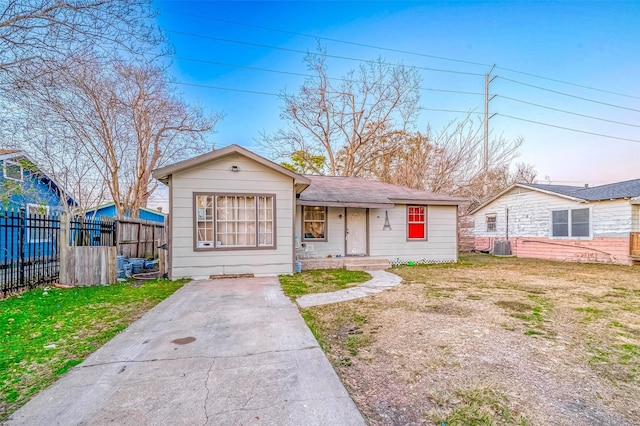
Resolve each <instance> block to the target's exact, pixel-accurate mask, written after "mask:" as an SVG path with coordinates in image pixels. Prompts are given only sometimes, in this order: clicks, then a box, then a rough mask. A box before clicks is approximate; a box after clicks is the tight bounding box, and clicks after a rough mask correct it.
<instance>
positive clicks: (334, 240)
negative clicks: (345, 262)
mask: <svg viewBox="0 0 640 426" xmlns="http://www.w3.org/2000/svg"><path fill="white" fill-rule="evenodd" d="M340 215H342V217H339V216H340ZM295 235H297V236H298V240H299V242H300V243H304V241H303V240H302V206H296V220H295ZM307 243H309V244H313V246H314V248H315V249H316V252H317V254H318V257H327V256H329V255H331V256H333V257H335V256H336V255H340V256H344V207H327V241H308V242H307Z"/></svg>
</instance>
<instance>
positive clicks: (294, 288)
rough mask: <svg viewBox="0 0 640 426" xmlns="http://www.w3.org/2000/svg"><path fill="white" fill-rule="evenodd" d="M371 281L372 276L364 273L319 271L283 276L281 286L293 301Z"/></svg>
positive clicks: (334, 270) (342, 270) (338, 270)
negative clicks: (312, 294)
mask: <svg viewBox="0 0 640 426" xmlns="http://www.w3.org/2000/svg"><path fill="white" fill-rule="evenodd" d="M370 279H371V275H369V274H368V273H366V272H364V271H347V270H344V269H319V270H315V271H303V272H301V273H299V274H293V275H281V276H280V284H281V285H282V289H283V290H284V294H286V295H287V296H289V298H290V299H291V300H295V299H296V298H298V297H300V296H304V295H305V294H310V293H329V292H332V291H337V290H342V289H345V288H349V287H353V286H355V285H358V284H360V283H363V282H365V281H369V280H370Z"/></svg>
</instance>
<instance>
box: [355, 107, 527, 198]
mask: <svg viewBox="0 0 640 426" xmlns="http://www.w3.org/2000/svg"><path fill="white" fill-rule="evenodd" d="M397 137H398V138H400V139H401V140H402V143H397V144H394V146H399V148H398V149H396V150H395V151H391V152H388V153H386V154H385V155H384V156H381V157H379V158H378V159H376V161H375V162H373V163H371V164H370V167H368V169H367V170H366V173H365V174H364V177H370V178H375V179H379V180H382V181H385V182H389V183H394V184H397V185H404V186H408V187H411V188H417V189H425V190H428V191H433V192H438V193H448V194H454V195H459V196H463V197H466V198H469V199H470V200H471V202H472V204H474V203H478V202H480V201H481V200H484V199H485V198H486V197H488V196H491V195H493V194H495V193H497V192H499V191H501V190H502V189H504V188H506V187H507V186H509V185H510V184H511V183H513V182H514V181H516V180H523V181H531V180H533V179H535V176H536V172H535V169H534V168H533V166H531V165H528V164H518V165H517V168H516V171H515V172H513V173H512V172H511V171H510V170H511V165H512V163H513V160H514V159H515V158H516V157H517V155H518V149H519V148H520V146H521V145H522V144H523V143H524V139H523V138H522V137H519V138H516V139H515V140H512V141H509V140H507V139H505V138H503V137H496V138H493V140H492V141H491V143H490V145H489V147H490V150H489V165H490V167H489V169H488V170H484V168H483V164H482V163H483V161H482V157H483V152H482V146H483V145H482V137H483V134H482V126H481V123H480V122H479V121H474V120H473V117H472V116H471V114H468V115H467V116H466V117H465V118H464V119H463V120H454V121H451V122H449V123H448V124H447V125H445V126H444V127H443V128H442V129H441V130H440V131H438V132H434V131H433V130H432V129H431V128H430V127H429V128H427V131H426V133H425V134H422V133H419V132H418V133H413V134H412V133H406V134H402V135H397Z"/></svg>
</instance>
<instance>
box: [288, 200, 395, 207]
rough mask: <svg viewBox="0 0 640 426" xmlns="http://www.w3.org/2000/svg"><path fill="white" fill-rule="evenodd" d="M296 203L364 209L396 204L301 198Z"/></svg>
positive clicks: (300, 204)
mask: <svg viewBox="0 0 640 426" xmlns="http://www.w3.org/2000/svg"><path fill="white" fill-rule="evenodd" d="M296 204H297V205H299V206H322V207H351V208H362V209H391V208H393V207H394V206H395V204H393V203H368V202H360V201H325V200H301V199H299V198H298V199H297V200H296Z"/></svg>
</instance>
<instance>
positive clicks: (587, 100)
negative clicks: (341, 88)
mask: <svg viewBox="0 0 640 426" xmlns="http://www.w3.org/2000/svg"><path fill="white" fill-rule="evenodd" d="M165 31H166V32H170V33H175V34H182V35H187V36H190V37H198V38H204V39H209V40H216V41H222V42H225V43H235V44H242V45H247V46H255V47H260V48H266V49H276V50H282V51H286V52H293V53H301V54H308V52H305V51H303V50H298V49H290V48H286V47H279V46H270V45H264V44H259V43H251V42H245V41H239V40H231V39H226V38H221V37H213V36H206V35H202V34H194V33H188V32H183V31H175V30H167V29H165ZM325 56H326V57H328V58H335V59H342V60H348V61H356V62H364V63H374V62H375V61H371V60H365V59H359V58H352V57H347V56H339V55H329V54H325ZM405 66H406V67H407V68H412V69H419V70H426V71H434V72H443V73H452V74H461V75H471V76H482V75H483V74H479V73H471V72H465V71H455V70H446V69H441V68H429V67H418V66H412V65H405ZM496 78H501V79H503V80H505V81H509V82H512V83H516V84H521V85H524V86H528V87H531V88H535V89H538V90H543V91H547V92H551V93H556V94H559V95H562V96H567V97H571V98H575V99H580V100H583V101H586V102H592V103H596V104H600V105H605V106H610V107H613V108H619V109H624V110H628V111H634V112H640V110H637V109H633V108H628V107H624V106H621V105H615V104H610V103H607V102H602V101H598V100H595V99H589V98H585V97H582V96H576V95H572V94H570V93H565V92H560V91H557V90H552V89H547V88H545V87H540V86H536V85H534V84H530V83H524V82H521V81H518V80H513V79H510V78H507V77H502V76H496ZM433 90H441V89H433ZM468 94H476V93H475V92H468Z"/></svg>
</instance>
